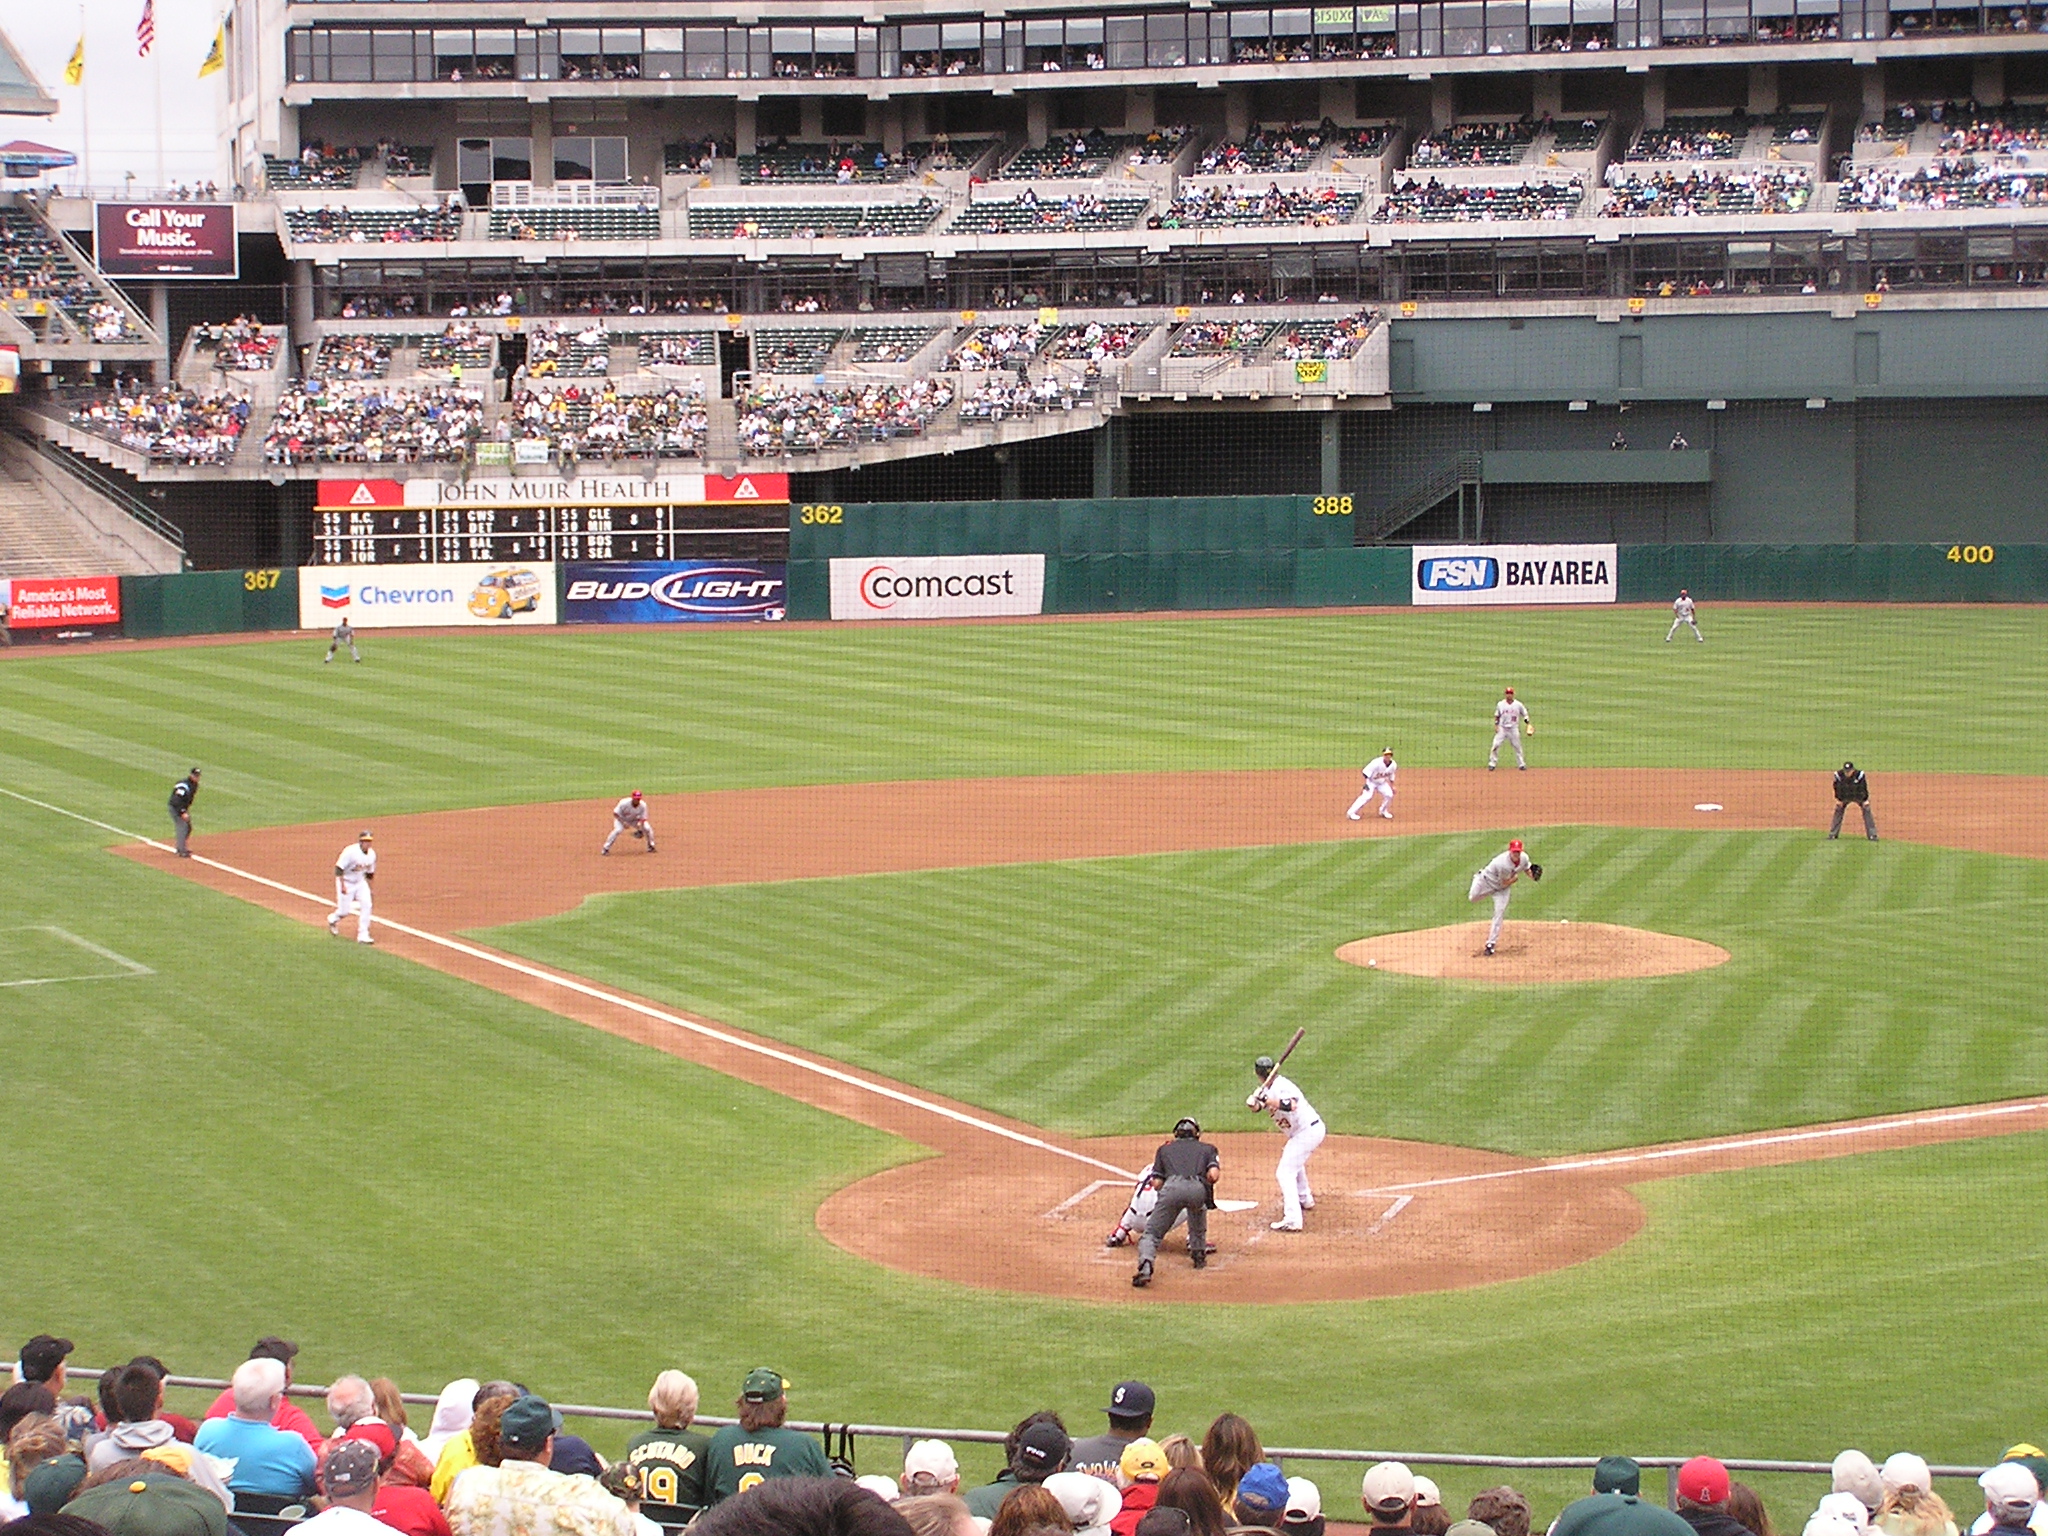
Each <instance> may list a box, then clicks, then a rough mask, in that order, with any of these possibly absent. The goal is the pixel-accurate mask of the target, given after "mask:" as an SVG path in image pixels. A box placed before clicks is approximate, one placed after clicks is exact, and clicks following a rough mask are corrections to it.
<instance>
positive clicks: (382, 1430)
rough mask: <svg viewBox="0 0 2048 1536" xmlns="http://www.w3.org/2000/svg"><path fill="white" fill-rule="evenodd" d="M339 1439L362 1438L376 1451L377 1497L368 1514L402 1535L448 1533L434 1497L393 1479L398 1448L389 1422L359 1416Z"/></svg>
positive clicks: (416, 1484)
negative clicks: (392, 1474)
mask: <svg viewBox="0 0 2048 1536" xmlns="http://www.w3.org/2000/svg"><path fill="white" fill-rule="evenodd" d="M341 1438H342V1439H343V1440H352V1441H361V1442H362V1443H364V1444H365V1445H368V1446H370V1447H371V1448H372V1449H374V1450H375V1451H376V1452H377V1479H378V1481H377V1497H376V1499H375V1500H374V1501H373V1502H372V1503H371V1505H370V1513H371V1514H373V1515H375V1516H376V1517H377V1518H378V1519H379V1520H381V1521H383V1522H384V1523H385V1524H386V1525H388V1526H390V1527H391V1528H392V1529H393V1530H394V1531H399V1532H401V1533H403V1536H449V1530H448V1517H447V1516H446V1515H444V1514H442V1513H441V1506H440V1505H438V1504H436V1503H435V1502H434V1496H433V1495H432V1494H431V1493H429V1492H427V1490H426V1489H424V1488H422V1487H421V1486H420V1485H419V1484H418V1483H408V1482H400V1481H397V1480H394V1479H393V1478H392V1476H391V1471H392V1468H393V1466H394V1465H395V1464H396V1463H397V1459H398V1456H399V1454H400V1451H401V1447H400V1444H399V1440H398V1437H397V1436H396V1435H394V1434H393V1433H392V1432H391V1426H390V1425H389V1424H387V1423H385V1422H384V1421H383V1420H382V1419H358V1420H357V1421H356V1422H355V1423H354V1424H351V1425H350V1426H349V1428H348V1431H347V1433H345V1434H344V1435H343V1436H342V1437H341ZM336 1443H337V1444H339V1443H340V1442H339V1441H337V1442H336Z"/></svg>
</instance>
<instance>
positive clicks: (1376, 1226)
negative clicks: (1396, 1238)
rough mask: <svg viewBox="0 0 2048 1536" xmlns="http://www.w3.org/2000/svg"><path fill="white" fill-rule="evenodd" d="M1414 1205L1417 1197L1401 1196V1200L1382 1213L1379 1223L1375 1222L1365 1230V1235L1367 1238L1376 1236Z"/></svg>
mask: <svg viewBox="0 0 2048 1536" xmlns="http://www.w3.org/2000/svg"><path fill="white" fill-rule="evenodd" d="M1414 1203H1415V1197H1414V1196H1413V1195H1403V1196H1401V1198H1400V1199H1398V1200H1396V1201H1395V1202H1394V1203H1393V1204H1392V1205H1390V1206H1388V1207H1387V1208H1386V1210H1385V1211H1383V1212H1381V1214H1380V1219H1379V1220H1378V1221H1376V1222H1374V1223H1373V1224H1372V1225H1371V1226H1369V1227H1367V1228H1366V1229H1365V1235H1366V1236H1367V1237H1372V1236H1374V1235H1375V1234H1377V1233H1378V1232H1379V1230H1380V1229H1381V1228H1382V1227H1384V1226H1385V1225H1386V1224H1387V1223H1388V1222H1390V1221H1392V1220H1393V1219H1394V1218H1395V1217H1396V1216H1398V1215H1400V1214H1401V1213H1402V1212H1403V1211H1405V1210H1407V1209H1408V1207H1409V1206H1410V1205H1412V1204H1414Z"/></svg>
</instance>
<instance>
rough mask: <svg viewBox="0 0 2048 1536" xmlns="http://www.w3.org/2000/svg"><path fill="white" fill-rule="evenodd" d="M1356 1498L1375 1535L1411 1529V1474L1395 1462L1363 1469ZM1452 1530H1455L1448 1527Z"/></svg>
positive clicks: (1412, 1507)
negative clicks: (1363, 1475) (1362, 1507)
mask: <svg viewBox="0 0 2048 1536" xmlns="http://www.w3.org/2000/svg"><path fill="white" fill-rule="evenodd" d="M1359 1499H1360V1502H1362V1503H1363V1504H1364V1505H1365V1512H1366V1513H1367V1514H1368V1515H1370V1516H1371V1517H1372V1528H1373V1530H1374V1532H1375V1533H1380V1532H1387V1531H1408V1530H1412V1529H1413V1528H1414V1527H1413V1525H1412V1523H1411V1522H1412V1520H1413V1517H1414V1511H1415V1474H1414V1473H1413V1472H1410V1471H1409V1470H1408V1468H1407V1467H1406V1466H1405V1465H1404V1464H1403V1463H1401V1462H1398V1461H1376V1462H1374V1463H1373V1464H1372V1465H1371V1466H1369V1467H1367V1468H1366V1469H1365V1478H1364V1481H1363V1482H1362V1483H1361V1484H1360V1485H1359ZM1452 1529H1454V1530H1455V1529H1456V1527H1455V1526H1454V1527H1452Z"/></svg>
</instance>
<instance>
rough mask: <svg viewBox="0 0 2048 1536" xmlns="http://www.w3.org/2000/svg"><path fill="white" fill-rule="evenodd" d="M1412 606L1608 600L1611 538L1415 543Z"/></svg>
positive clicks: (1611, 580)
mask: <svg viewBox="0 0 2048 1536" xmlns="http://www.w3.org/2000/svg"><path fill="white" fill-rule="evenodd" d="M1413 559H1414V567H1413V569H1414V578H1413V580H1414V588H1413V590H1412V592H1411V594H1410V600H1411V601H1412V602H1414V603H1415V605H1416V606H1417V607H1421V608H1429V607H1437V608H1444V607H1484V606H1495V607H1505V606H1508V605H1511V604H1518V603H1611V602H1613V601H1614V598H1615V572H1616V570H1617V568H1618V565H1619V562H1618V561H1617V559H1616V558H1615V546H1614V545H1612V544H1418V545H1416V546H1415V549H1414V551H1413Z"/></svg>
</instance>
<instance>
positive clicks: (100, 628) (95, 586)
mask: <svg viewBox="0 0 2048 1536" xmlns="http://www.w3.org/2000/svg"><path fill="white" fill-rule="evenodd" d="M0 604H5V605H6V608H7V627H8V629H10V630H11V631H13V632H14V634H15V635H17V636H19V637H21V638H24V639H30V640H88V639H91V638H92V637H93V636H94V635H108V634H118V633H119V632H120V629H121V578H120V577H118V576H16V577H15V578H13V579H12V580H11V581H9V580H0Z"/></svg>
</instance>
